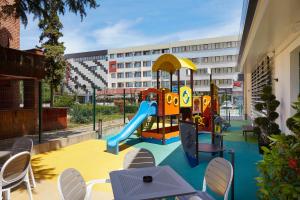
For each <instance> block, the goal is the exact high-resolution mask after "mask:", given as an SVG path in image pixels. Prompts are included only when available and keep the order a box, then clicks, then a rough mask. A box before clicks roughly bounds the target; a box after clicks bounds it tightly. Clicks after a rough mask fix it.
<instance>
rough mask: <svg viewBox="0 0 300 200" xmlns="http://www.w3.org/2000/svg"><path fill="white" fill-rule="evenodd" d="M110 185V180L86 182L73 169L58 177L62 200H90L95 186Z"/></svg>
mask: <svg viewBox="0 0 300 200" xmlns="http://www.w3.org/2000/svg"><path fill="white" fill-rule="evenodd" d="M98 183H110V180H109V179H97V180H92V181H89V182H87V183H86V182H85V181H84V179H83V177H82V176H81V174H80V173H79V172H78V171H77V170H76V169H73V168H68V169H66V170H64V171H63V172H62V173H61V174H60V176H59V177H58V191H59V196H60V199H61V200H89V199H91V196H92V189H93V186H94V185H95V184H98Z"/></svg>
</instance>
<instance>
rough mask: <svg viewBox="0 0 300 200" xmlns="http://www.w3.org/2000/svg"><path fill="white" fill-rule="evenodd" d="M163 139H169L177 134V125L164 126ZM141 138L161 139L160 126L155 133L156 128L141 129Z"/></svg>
mask: <svg viewBox="0 0 300 200" xmlns="http://www.w3.org/2000/svg"><path fill="white" fill-rule="evenodd" d="M165 129H166V133H165V139H170V138H174V137H178V136H179V128H178V126H173V127H166V128H165ZM142 137H143V138H154V139H157V140H162V139H163V133H162V128H160V129H159V133H157V129H153V130H149V131H143V133H142Z"/></svg>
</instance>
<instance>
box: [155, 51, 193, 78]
mask: <svg viewBox="0 0 300 200" xmlns="http://www.w3.org/2000/svg"><path fill="white" fill-rule="evenodd" d="M181 68H188V69H191V70H194V71H196V70H197V66H196V65H195V64H194V63H193V62H192V61H191V60H189V59H187V58H178V57H176V56H174V55H172V54H164V55H162V56H160V57H159V58H158V59H157V60H156V61H155V63H154V65H153V66H152V71H153V72H156V71H158V70H162V71H166V72H169V73H172V74H173V73H174V72H175V71H177V70H179V69H181Z"/></svg>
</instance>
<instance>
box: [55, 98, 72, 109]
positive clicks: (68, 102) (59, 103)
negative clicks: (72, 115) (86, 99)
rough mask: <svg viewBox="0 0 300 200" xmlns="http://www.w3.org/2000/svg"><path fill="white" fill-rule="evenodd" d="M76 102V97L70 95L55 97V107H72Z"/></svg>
mask: <svg viewBox="0 0 300 200" xmlns="http://www.w3.org/2000/svg"><path fill="white" fill-rule="evenodd" d="M74 103H75V97H74V96H70V95H62V96H56V97H55V98H54V107H68V108H70V107H72V106H73V105H74Z"/></svg>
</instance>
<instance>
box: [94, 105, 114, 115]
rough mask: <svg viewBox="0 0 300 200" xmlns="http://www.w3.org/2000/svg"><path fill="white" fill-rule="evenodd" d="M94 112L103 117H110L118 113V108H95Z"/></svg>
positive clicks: (98, 106)
mask: <svg viewBox="0 0 300 200" xmlns="http://www.w3.org/2000/svg"><path fill="white" fill-rule="evenodd" d="M96 112H97V113H101V114H104V115H112V114H116V113H118V112H119V108H118V107H116V106H100V105H97V106H96Z"/></svg>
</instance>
